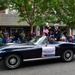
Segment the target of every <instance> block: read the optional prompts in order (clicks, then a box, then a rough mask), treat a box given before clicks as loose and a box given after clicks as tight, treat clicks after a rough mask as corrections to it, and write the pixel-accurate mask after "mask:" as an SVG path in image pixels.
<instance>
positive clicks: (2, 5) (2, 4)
mask: <svg viewBox="0 0 75 75" xmlns="http://www.w3.org/2000/svg"><path fill="white" fill-rule="evenodd" d="M7 7H8V0H0V10H5V9H6V8H7Z"/></svg>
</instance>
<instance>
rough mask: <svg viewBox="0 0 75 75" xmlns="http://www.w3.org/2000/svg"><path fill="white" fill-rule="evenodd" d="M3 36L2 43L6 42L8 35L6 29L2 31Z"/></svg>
mask: <svg viewBox="0 0 75 75" xmlns="http://www.w3.org/2000/svg"><path fill="white" fill-rule="evenodd" d="M3 36H4V38H3V42H4V43H7V42H8V36H9V34H8V32H7V30H6V29H5V30H4V32H3Z"/></svg>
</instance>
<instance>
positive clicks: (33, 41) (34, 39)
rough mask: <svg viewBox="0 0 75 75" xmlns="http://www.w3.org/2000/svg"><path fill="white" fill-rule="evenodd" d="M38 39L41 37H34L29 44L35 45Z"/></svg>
mask: <svg viewBox="0 0 75 75" xmlns="http://www.w3.org/2000/svg"><path fill="white" fill-rule="evenodd" d="M40 37H41V36H36V37H34V38H33V39H31V40H30V41H29V43H32V44H34V43H36V42H37V40H38V39H39V38H40Z"/></svg>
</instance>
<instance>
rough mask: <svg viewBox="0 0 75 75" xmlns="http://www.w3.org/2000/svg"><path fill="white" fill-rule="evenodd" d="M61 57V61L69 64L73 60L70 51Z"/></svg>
mask: <svg viewBox="0 0 75 75" xmlns="http://www.w3.org/2000/svg"><path fill="white" fill-rule="evenodd" d="M61 57H62V59H63V61H65V62H70V61H72V60H73V58H74V52H73V51H72V50H65V51H64V52H63V53H62V56H61Z"/></svg>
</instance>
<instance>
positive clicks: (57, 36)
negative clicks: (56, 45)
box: [53, 24, 61, 41]
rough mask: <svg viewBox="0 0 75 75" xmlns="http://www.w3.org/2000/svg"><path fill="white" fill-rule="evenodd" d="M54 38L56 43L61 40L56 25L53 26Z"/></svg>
mask: <svg viewBox="0 0 75 75" xmlns="http://www.w3.org/2000/svg"><path fill="white" fill-rule="evenodd" d="M53 34H54V37H55V39H56V40H57V41H60V38H61V31H60V29H59V28H58V24H54V32H53Z"/></svg>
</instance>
